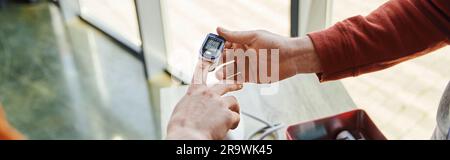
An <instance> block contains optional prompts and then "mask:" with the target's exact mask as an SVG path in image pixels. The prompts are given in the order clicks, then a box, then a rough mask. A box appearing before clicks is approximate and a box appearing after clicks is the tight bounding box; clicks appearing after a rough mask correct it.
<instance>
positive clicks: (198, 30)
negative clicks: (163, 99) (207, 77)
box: [164, 0, 290, 82]
mask: <svg viewBox="0 0 450 160" xmlns="http://www.w3.org/2000/svg"><path fill="white" fill-rule="evenodd" d="M164 2H165V7H164V8H165V9H167V10H166V11H165V12H164V13H166V17H165V20H166V33H167V34H166V37H167V50H168V53H167V56H168V65H169V71H170V72H171V73H172V74H173V75H175V76H177V77H178V78H181V79H182V80H184V81H187V82H189V81H190V77H191V76H192V72H193V66H194V63H195V62H196V61H197V58H198V54H199V53H198V52H199V49H200V47H201V44H202V42H203V40H204V38H205V37H206V35H207V34H208V33H215V31H216V27H218V26H222V27H225V28H227V29H230V30H254V29H265V30H269V31H271V32H274V33H277V34H281V35H285V36H289V34H290V0H279V1H268V0H266V1H260V0H228V1H210V0H190V1H185V0H183V1H179V0H167V1H164Z"/></svg>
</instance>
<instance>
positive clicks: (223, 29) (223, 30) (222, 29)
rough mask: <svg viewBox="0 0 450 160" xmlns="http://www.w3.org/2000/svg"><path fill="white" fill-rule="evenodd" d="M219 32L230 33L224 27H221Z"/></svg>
mask: <svg viewBox="0 0 450 160" xmlns="http://www.w3.org/2000/svg"><path fill="white" fill-rule="evenodd" d="M219 30H220V31H222V32H229V31H228V30H227V29H225V28H223V27H219Z"/></svg>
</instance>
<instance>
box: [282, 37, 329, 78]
mask: <svg viewBox="0 0 450 160" xmlns="http://www.w3.org/2000/svg"><path fill="white" fill-rule="evenodd" d="M289 41H290V42H289V43H290V44H289V46H290V51H289V56H288V57H292V58H290V60H291V61H292V63H291V67H293V68H292V69H294V70H295V73H297V74H301V73H320V72H322V66H321V64H320V60H319V57H318V56H317V53H316V51H315V49H314V45H313V43H312V41H311V39H310V38H309V37H308V36H305V37H301V38H292V39H290V40H289Z"/></svg>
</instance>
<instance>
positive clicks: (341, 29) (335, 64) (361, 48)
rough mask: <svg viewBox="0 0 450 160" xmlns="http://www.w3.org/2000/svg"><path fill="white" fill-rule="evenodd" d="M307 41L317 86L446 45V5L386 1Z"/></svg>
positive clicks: (449, 2) (437, 0) (444, 1)
mask: <svg viewBox="0 0 450 160" xmlns="http://www.w3.org/2000/svg"><path fill="white" fill-rule="evenodd" d="M309 37H310V38H311V40H312V42H313V44H314V48H315V51H316V53H317V54H318V56H319V59H320V62H321V66H322V69H323V73H319V74H318V77H319V79H320V81H322V82H323V81H329V80H337V79H341V78H345V77H350V76H358V75H361V74H364V73H369V72H373V71H378V70H381V69H385V68H387V67H391V66H393V65H396V64H398V63H400V62H403V61H406V60H408V59H412V58H415V57H418V56H421V55H424V54H427V53H430V52H431V51H434V50H436V49H438V48H441V47H444V46H447V45H448V44H450V41H449V37H450V0H391V1H388V2H387V3H385V4H384V5H382V6H381V7H379V8H378V9H376V10H375V11H373V12H372V13H371V14H369V15H368V16H366V17H363V16H355V17H352V18H349V19H347V20H344V21H342V22H339V23H337V24H336V25H334V26H333V27H331V28H329V29H327V30H324V31H320V32H315V33H311V34H309Z"/></svg>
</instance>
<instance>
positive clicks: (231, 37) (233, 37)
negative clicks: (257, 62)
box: [217, 27, 255, 44]
mask: <svg viewBox="0 0 450 160" xmlns="http://www.w3.org/2000/svg"><path fill="white" fill-rule="evenodd" d="M217 33H218V34H219V35H220V36H222V37H223V38H225V40H227V41H229V42H232V43H240V44H250V43H251V41H252V40H253V38H254V37H255V32H253V31H229V30H227V29H225V28H222V27H218V28H217Z"/></svg>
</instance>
